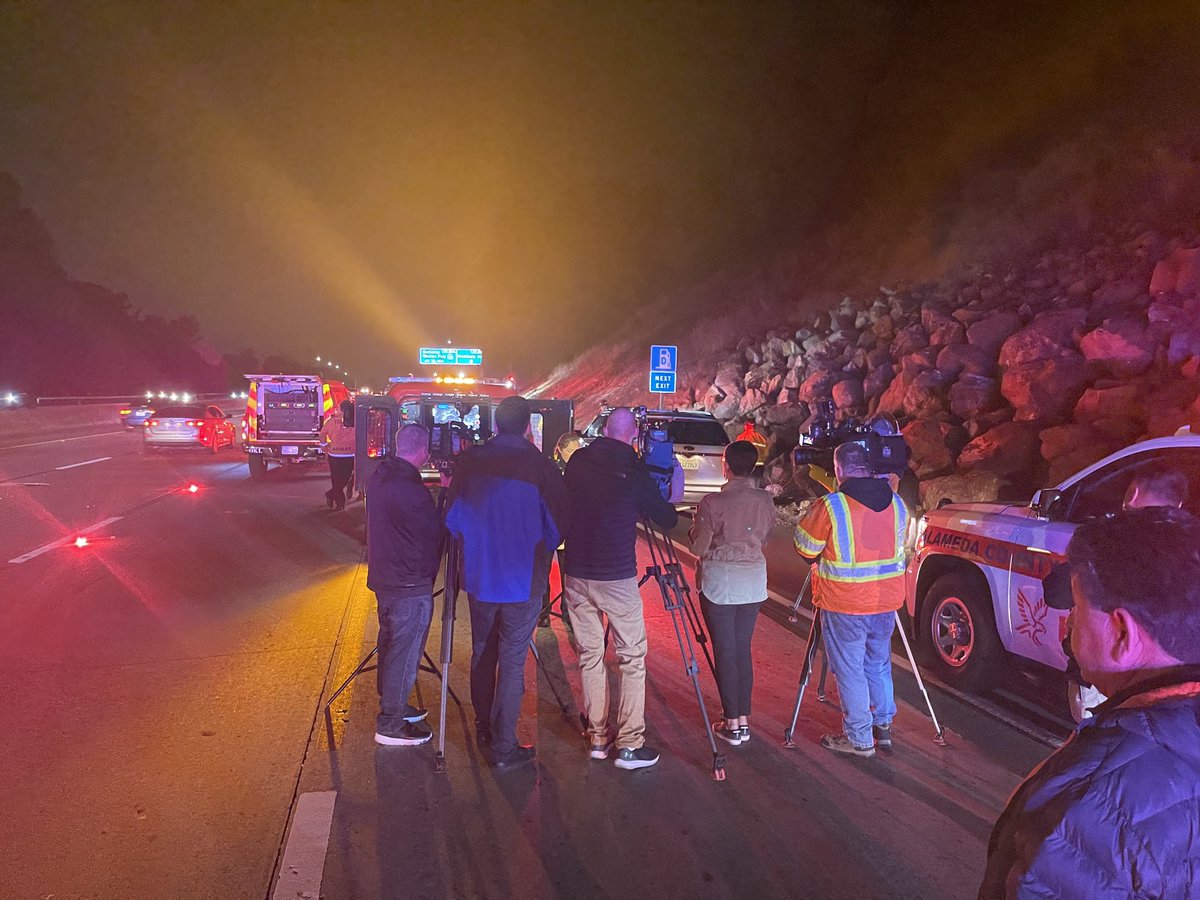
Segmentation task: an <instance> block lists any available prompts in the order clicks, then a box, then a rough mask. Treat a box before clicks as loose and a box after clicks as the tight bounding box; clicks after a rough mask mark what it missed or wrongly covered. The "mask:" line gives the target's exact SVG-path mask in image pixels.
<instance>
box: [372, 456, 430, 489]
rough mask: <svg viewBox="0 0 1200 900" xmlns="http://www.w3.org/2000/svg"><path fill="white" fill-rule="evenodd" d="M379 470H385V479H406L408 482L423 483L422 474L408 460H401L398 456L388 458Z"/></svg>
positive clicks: (380, 464)
mask: <svg viewBox="0 0 1200 900" xmlns="http://www.w3.org/2000/svg"><path fill="white" fill-rule="evenodd" d="M379 468H381V469H382V470H383V477H384V478H386V479H391V478H404V479H407V480H408V481H415V482H417V483H418V484H420V483H421V473H420V472H419V471H417V467H416V466H414V465H413V464H412V463H410V462H409V461H408V460H407V459H401V458H400V457H398V456H388V457H386V458H384V459H383V460H382V461H381V462H380V463H379Z"/></svg>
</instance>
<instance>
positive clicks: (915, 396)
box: [904, 369, 953, 417]
mask: <svg viewBox="0 0 1200 900" xmlns="http://www.w3.org/2000/svg"><path fill="white" fill-rule="evenodd" d="M952 380H953V379H951V378H948V377H947V376H946V375H944V374H942V373H941V372H939V371H938V370H937V369H926V370H925V371H923V372H920V373H919V374H918V375H916V377H914V378H913V379H912V383H911V384H910V385H909V386H908V390H906V391H905V392H904V413H905V415H909V416H914V417H920V416H930V415H933V414H934V413H938V412H943V411H944V410H947V409H949V408H950V401H949V398H948V397H947V391H948V389H949V387H950V384H951V383H952Z"/></svg>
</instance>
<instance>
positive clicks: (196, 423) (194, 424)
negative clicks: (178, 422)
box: [183, 419, 204, 428]
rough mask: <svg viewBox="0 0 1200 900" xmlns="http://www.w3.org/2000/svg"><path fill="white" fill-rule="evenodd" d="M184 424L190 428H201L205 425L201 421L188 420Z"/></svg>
mask: <svg viewBox="0 0 1200 900" xmlns="http://www.w3.org/2000/svg"><path fill="white" fill-rule="evenodd" d="M183 424H184V425H186V426H187V427H188V428H199V427H200V426H201V425H203V424H204V423H203V422H201V421H200V420H199V419H188V420H187V421H186V422H184V423H183Z"/></svg>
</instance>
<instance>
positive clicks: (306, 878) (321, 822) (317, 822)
mask: <svg viewBox="0 0 1200 900" xmlns="http://www.w3.org/2000/svg"><path fill="white" fill-rule="evenodd" d="M336 800H337V791H314V792H311V793H307V794H301V795H300V799H299V800H298V801H297V802H296V813H295V815H293V816H292V827H291V829H290V830H289V831H288V839H287V846H285V847H284V849H283V861H282V862H281V863H280V866H279V877H278V878H277V879H276V881H275V889H274V890H273V891H272V892H271V897H272V900H283V898H288V900H294V898H296V897H312V898H314V900H315V898H317V897H320V896H321V879H322V878H323V877H324V875H325V854H326V853H327V852H328V850H329V833H330V831H332V829H333V806H334V802H335V801H336Z"/></svg>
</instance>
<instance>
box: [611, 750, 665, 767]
mask: <svg viewBox="0 0 1200 900" xmlns="http://www.w3.org/2000/svg"><path fill="white" fill-rule="evenodd" d="M656 762H658V754H657V753H655V752H654V751H653V750H651V749H650V748H649V747H638V748H637V749H636V750H635V749H634V748H633V747H626V748H625V749H623V750H618V751H617V768H618V769H648V768H650V766H652V765H654V764H655V763H656Z"/></svg>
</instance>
